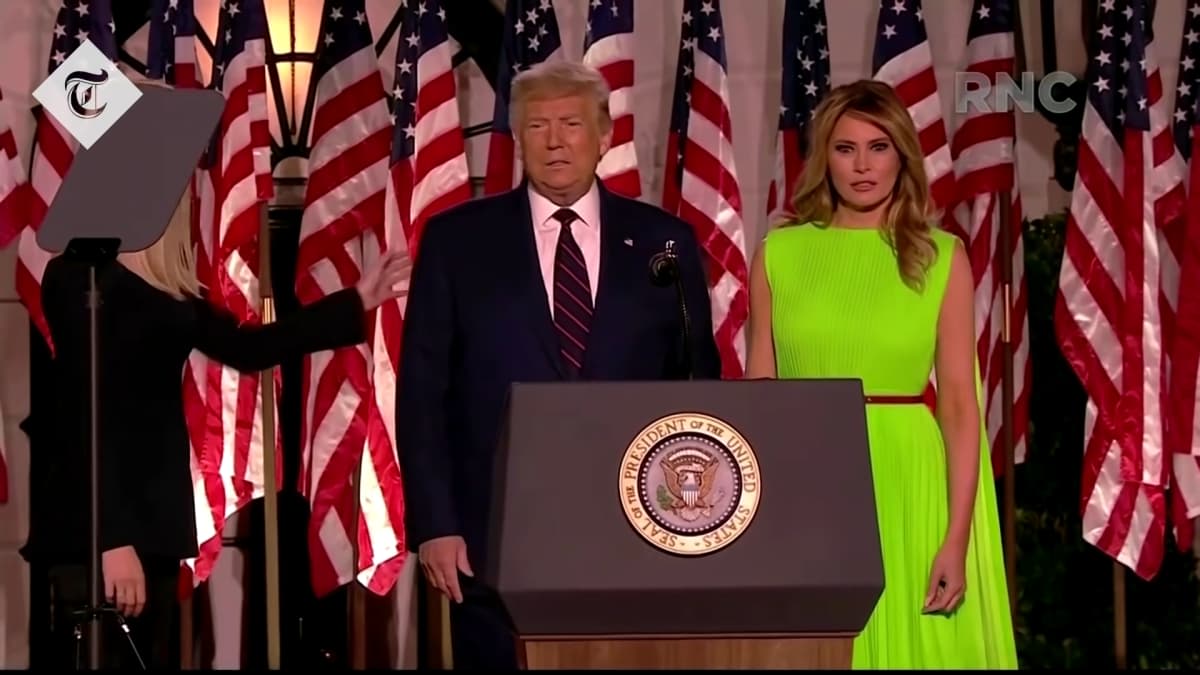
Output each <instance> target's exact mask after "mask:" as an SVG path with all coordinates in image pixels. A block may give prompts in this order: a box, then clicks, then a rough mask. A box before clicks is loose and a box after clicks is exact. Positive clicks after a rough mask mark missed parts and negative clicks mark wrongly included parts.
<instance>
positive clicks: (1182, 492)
mask: <svg viewBox="0 0 1200 675" xmlns="http://www.w3.org/2000/svg"><path fill="white" fill-rule="evenodd" d="M1183 16H1184V18H1183V21H1184V28H1183V34H1184V39H1183V40H1182V41H1181V43H1180V48H1179V52H1180V53H1179V64H1180V65H1179V70H1178V71H1177V72H1178V73H1179V76H1178V80H1179V81H1178V85H1177V86H1176V88H1175V114H1174V115H1173V123H1174V137H1175V147H1176V149H1177V150H1178V151H1179V153H1180V154H1181V156H1182V157H1183V158H1184V159H1185V160H1186V161H1187V162H1188V163H1189V165H1188V177H1187V195H1188V200H1189V202H1191V203H1190V206H1191V208H1189V209H1187V213H1186V215H1185V216H1184V218H1182V219H1181V220H1179V221H1178V222H1175V223H1172V224H1171V225H1172V226H1171V227H1169V228H1168V229H1167V232H1166V244H1167V245H1166V250H1165V251H1164V253H1163V275H1162V276H1163V280H1162V285H1163V295H1164V297H1165V298H1166V302H1165V303H1164V306H1163V337H1164V339H1165V340H1166V344H1167V349H1168V353H1169V357H1170V358H1169V364H1170V369H1169V375H1168V393H1167V396H1166V397H1165V398H1166V402H1165V403H1164V410H1165V414H1166V422H1165V429H1164V433H1165V434H1166V447H1167V450H1168V452H1169V453H1170V455H1171V460H1172V467H1171V468H1172V476H1171V488H1172V489H1171V520H1172V523H1173V524H1174V535H1175V544H1176V546H1177V547H1178V548H1180V549H1182V550H1186V549H1190V548H1191V546H1192V540H1193V537H1194V531H1193V524H1192V521H1193V519H1195V518H1197V517H1200V428H1198V426H1197V422H1200V399H1198V398H1197V396H1196V394H1197V391H1198V390H1200V386H1198V383H1197V380H1198V378H1200V249H1198V248H1197V247H1196V244H1195V242H1197V241H1200V209H1197V208H1196V206H1197V195H1198V194H1200V163H1198V162H1197V159H1196V158H1197V154H1198V153H1200V116H1198V115H1197V110H1196V106H1197V103H1198V102H1200V70H1197V69H1196V67H1195V65H1194V64H1195V62H1196V61H1197V60H1198V59H1200V37H1197V36H1200V0H1188V3H1187V11H1186V12H1185V13H1184V15H1183Z"/></svg>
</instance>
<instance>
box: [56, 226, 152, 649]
mask: <svg viewBox="0 0 1200 675" xmlns="http://www.w3.org/2000/svg"><path fill="white" fill-rule="evenodd" d="M119 244H120V240H118V239H108V238H97V239H74V240H72V241H71V243H70V245H69V247H68V250H67V254H68V255H70V256H71V257H73V258H76V259H78V260H81V261H83V262H86V263H87V265H88V291H87V300H86V303H87V308H88V389H89V391H88V399H89V401H88V404H89V413H88V425H89V430H88V431H89V436H90V442H91V446H90V452H89V455H90V457H89V459H90V464H91V466H90V476H89V478H90V483H91V494H90V500H91V514H90V515H91V522H90V532H89V534H90V535H91V536H90V542H89V556H88V566H87V569H88V580H87V588H88V602H87V605H85V606H84V608H83V609H82V610H79V611H76V612H73V613H72V614H73V615H74V617H75V619H76V622H75V666H76V668H78V667H79V666H80V663H79V661H80V658H79V657H80V654H79V642H80V641H81V640H82V639H83V628H82V626H83V624H84V623H87V626H88V630H87V633H88V640H87V645H88V654H87V656H88V658H87V660H88V669H89V670H99V669H100V661H101V659H100V655H101V648H100V647H101V642H102V630H103V618H104V617H105V616H106V615H107V616H111V617H114V618H115V620H116V622H117V625H118V626H119V627H120V629H121V631H122V632H123V633H124V634H125V639H126V640H127V641H128V642H129V647H130V649H132V650H133V655H134V656H135V657H136V658H137V661H138V663H139V664H140V665H141V667H142V669H143V670H144V669H145V668H146V664H145V662H144V661H143V660H142V655H141V654H140V653H138V649H137V645H136V644H134V642H133V636H132V635H131V634H130V632H129V625H128V624H126V623H125V618H124V617H123V616H121V613H120V612H118V611H117V610H116V608H115V607H112V606H111V605H106V604H105V603H104V580H103V576H102V572H101V570H102V569H103V568H102V563H101V554H100V330H99V326H100V305H101V302H102V300H101V297H100V286H99V284H97V283H96V269H97V268H98V267H100V266H101V265H103V264H104V263H107V262H111V261H113V260H115V259H116V257H117V251H118V249H119Z"/></svg>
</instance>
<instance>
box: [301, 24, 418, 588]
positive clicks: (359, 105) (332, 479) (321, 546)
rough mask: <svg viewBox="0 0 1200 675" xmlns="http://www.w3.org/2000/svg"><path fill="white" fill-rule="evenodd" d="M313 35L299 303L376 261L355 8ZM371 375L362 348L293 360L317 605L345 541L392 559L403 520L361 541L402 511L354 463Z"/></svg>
mask: <svg viewBox="0 0 1200 675" xmlns="http://www.w3.org/2000/svg"><path fill="white" fill-rule="evenodd" d="M319 34H320V35H321V36H322V37H323V39H322V40H321V42H320V44H319V47H318V53H317V60H316V64H315V67H314V72H313V78H314V82H315V83H316V87H315V97H314V100H313V126H312V139H311V147H312V151H311V153H310V156H309V180H308V186H307V189H306V192H305V197H304V215H303V217H302V220H301V226H300V244H299V249H298V253H297V263H296V297H297V298H298V299H299V301H300V303H301V304H302V305H308V304H311V303H313V302H316V301H317V300H320V299H321V298H324V297H327V296H329V295H331V294H332V293H335V292H337V291H340V290H342V289H345V288H351V287H353V286H354V284H355V283H357V282H358V280H359V278H360V277H361V276H362V272H363V269H364V266H365V265H368V264H370V262H371V261H372V260H373V259H374V258H376V257H377V252H378V243H377V241H378V235H377V233H378V232H379V231H380V230H381V229H382V228H383V223H384V200H385V194H386V191H387V183H388V154H389V148H390V141H391V136H392V129H393V125H392V121H391V119H390V117H389V113H388V106H387V99H386V96H385V94H384V86H383V78H382V76H381V75H380V72H379V62H378V59H377V57H376V56H375V48H374V42H373V39H372V35H371V29H370V25H369V24H368V21H367V16H366V8H365V7H364V5H363V2H362V0H347V1H346V2H342V3H338V4H337V5H328V6H327V7H326V11H325V14H324V16H323V17H322V23H321V30H320V32H319ZM403 37H404V36H403V35H401V39H403ZM372 370H373V368H372V357H371V350H370V348H369V346H368V345H367V344H365V343H364V344H359V345H355V346H353V347H343V348H339V349H335V350H327V351H321V352H316V353H314V354H311V355H309V356H307V357H305V359H304V364H303V376H302V378H303V379H302V381H301V397H302V409H301V422H300V436H301V452H302V456H303V466H304V470H303V472H302V476H301V481H302V482H301V492H302V493H303V494H304V495H305V496H306V497H307V498H308V500H309V504H310V510H311V516H310V519H309V525H308V550H309V560H310V570H311V583H312V587H313V591H314V592H315V593H316V594H317V595H318V596H323V595H326V594H328V593H329V592H331V591H333V590H334V589H336V588H338V587H340V586H342V585H344V584H346V583H348V582H349V581H350V580H351V579H353V578H354V576H355V573H356V572H357V571H358V570H356V569H355V551H356V548H355V546H356V544H357V547H358V548H357V551H358V557H359V569H363V568H364V567H365V566H372V565H374V566H378V565H380V564H381V563H386V562H387V561H389V560H392V559H399V561H400V562H402V561H403V556H404V549H403V521H400V522H398V523H395V524H392V523H390V522H388V523H387V524H386V525H387V526H386V529H387V533H386V534H387V538H388V539H390V546H389V545H388V544H387V543H383V545H382V546H375V545H373V544H375V543H376V542H379V540H380V537H378V536H374V537H373V536H372V535H374V534H376V532H375V530H377V529H378V528H375V529H374V530H373V529H372V528H371V527H370V526H368V525H365V524H366V523H370V522H371V519H372V518H374V517H377V515H378V513H379V511H380V509H381V508H382V509H383V511H384V513H385V514H386V504H388V503H389V502H390V501H398V502H399V503H400V504H403V499H402V495H399V494H395V495H392V494H383V493H382V491H381V489H380V481H379V480H378V476H377V474H376V472H375V471H374V470H373V469H374V463H368V462H363V458H364V448H366V447H367V445H368V443H369V441H368V423H369V419H370V417H371V412H370V411H371V409H372V408H374V407H375V397H374V388H373V383H372V381H371V372H372ZM389 446H390V444H389ZM391 464H392V467H393V469H394V468H395V462H394V461H393V462H391ZM386 465H387V462H385V463H384V471H386V470H387V469H386ZM360 467H361V469H360ZM395 478H396V479H397V480H398V478H399V474H398V472H396V475H395ZM356 488H357V494H356ZM360 510H361V513H360V514H358V516H357V518H358V520H357V522H356V520H355V518H356V513H357V512H358V511H360ZM393 525H395V527H393ZM364 544H365V545H364ZM398 544H399V546H398ZM388 577H389V578H386V579H382V578H381V579H380V580H379V581H378V582H377V586H376V588H375V589H376V590H382V591H385V592H386V590H389V589H390V588H391V585H392V582H393V581H394V579H395V572H391V573H389V574H388Z"/></svg>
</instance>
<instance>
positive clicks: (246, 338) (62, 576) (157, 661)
mask: <svg viewBox="0 0 1200 675" xmlns="http://www.w3.org/2000/svg"><path fill="white" fill-rule="evenodd" d="M190 201H191V196H190V194H189V193H187V192H185V194H184V195H183V198H182V199H181V200H180V202H179V207H178V208H177V209H176V212H175V214H174V215H173V217H172V220H171V222H170V224H169V225H168V227H167V229H166V232H165V233H164V235H163V237H162V238H160V239H159V241H158V242H156V243H155V244H154V245H153V246H151V247H150V248H148V249H146V250H144V251H139V252H136V253H125V254H121V255H119V256H118V258H117V259H116V260H115V261H112V262H110V263H108V264H105V265H103V266H102V267H101V268H100V269H98V270H97V275H96V276H97V283H98V285H99V287H100V289H101V293H102V298H103V305H102V307H101V308H100V312H99V322H98V337H99V353H100V358H99V364H98V365H99V371H100V380H99V420H98V426H99V434H100V474H101V475H100V495H99V500H100V514H99V525H100V550H101V552H102V553H101V558H102V560H101V563H102V565H101V567H102V583H103V586H104V597H105V598H106V600H107V601H108V602H109V603H111V606H112V607H113V608H114V609H115V610H117V611H118V612H120V613H121V614H122V615H124V616H126V617H127V621H128V622H129V624H130V627H131V637H132V639H133V640H134V642H135V644H136V645H137V648H138V651H139V652H140V655H141V657H142V659H144V660H145V663H146V665H147V666H149V667H151V668H175V667H178V661H177V659H178V655H177V654H174V653H172V652H173V651H174V650H173V649H172V642H173V638H174V637H177V636H178V630H179V629H178V626H177V624H176V623H175V618H176V612H177V603H176V600H175V595H176V585H177V581H178V573H179V565H180V561H181V560H183V559H186V558H190V557H194V556H195V555H196V554H197V545H196V525H195V512H194V506H193V497H192V479H191V475H190V471H189V461H190V453H189V446H188V427H187V422H185V416H184V406H183V398H182V396H183V385H182V378H181V375H182V372H183V365H184V362H185V361H186V359H187V358H188V354H189V353H190V352H191V351H192V350H193V349H198V350H200V351H202V352H204V353H206V354H208V355H209V356H211V357H213V358H215V359H216V360H218V361H220V362H221V363H224V364H226V365H228V366H232V367H234V368H237V369H239V370H243V371H248V372H252V371H258V370H262V369H265V368H267V367H270V366H273V365H276V364H278V363H280V362H281V361H283V360H285V359H291V358H295V357H298V356H301V355H302V354H305V353H310V352H314V351H319V350H324V349H332V348H336V347H342V346H348V345H353V344H356V343H359V342H362V341H363V340H364V339H365V319H366V312H369V311H370V310H372V309H374V308H375V307H377V306H379V305H380V304H381V303H382V302H384V301H385V300H387V299H389V298H392V297H396V296H397V295H398V294H399V293H398V292H397V291H396V290H394V289H395V288H397V287H398V285H399V284H400V282H401V281H403V279H404V278H405V276H406V274H407V271H408V267H409V262H408V259H407V257H406V256H403V255H400V254H397V253H390V254H388V255H385V256H384V257H383V258H382V259H381V261H380V263H379V265H378V266H376V267H374V268H372V269H368V270H366V272H365V273H364V274H363V276H362V278H361V280H359V281H358V283H357V284H355V286H354V287H352V288H348V289H345V290H343V291H340V292H337V293H334V294H332V295H330V296H328V297H327V298H325V299H324V300H321V301H319V302H316V303H313V304H311V305H309V306H307V307H305V308H304V309H302V310H300V311H297V312H295V313H293V314H291V315H289V316H285V317H283V318H281V319H280V320H279V321H278V322H277V323H273V324H269V325H267V326H263V327H252V326H239V325H238V322H237V321H236V320H235V319H234V318H233V317H231V316H228V315H225V314H222V313H220V312H218V311H217V310H216V309H215V308H214V307H213V306H212V305H211V304H210V303H209V302H207V301H206V300H204V299H202V298H201V287H200V283H199V282H198V281H197V278H196V271H195V269H194V267H193V256H192V248H191V243H190V240H189V226H188V224H189V208H188V206H189V203H190ZM88 275H89V268H88V265H87V263H86V262H83V261H81V260H79V258H78V256H77V255H75V253H74V252H73V251H70V250H68V251H67V252H65V253H64V254H63V255H60V256H58V257H56V258H54V259H53V260H51V261H50V263H49V264H48V265H47V266H46V271H45V275H44V277H43V280H42V302H43V305H44V307H45V312H46V317H47V320H48V323H49V325H50V332H51V337H52V339H53V341H54V347H55V355H54V360H53V364H52V377H53V381H52V385H51V386H52V388H53V397H54V403H53V407H54V408H55V410H54V411H52V412H50V413H49V414H48V415H47V417H48V419H51V420H53V425H54V426H53V427H52V428H49V427H48V429H47V430H48V433H49V434H50V438H49V439H48V440H49V442H46V443H43V444H42V450H43V451H45V452H47V453H48V454H47V455H43V459H42V460H41V461H42V462H43V464H44V466H45V470H44V471H42V472H39V473H40V475H39V476H37V477H38V478H40V480H38V484H37V485H36V486H35V487H34V489H33V500H34V505H33V508H32V514H33V517H32V518H31V521H32V522H31V524H30V536H29V541H28V543H27V545H26V547H25V548H24V549H23V551H22V552H23V554H24V555H25V557H26V559H28V560H30V561H36V562H38V563H40V564H41V565H43V566H45V567H46V568H47V569H48V574H49V576H50V579H49V582H50V585H51V593H52V595H53V598H54V608H53V612H52V621H53V624H54V625H53V626H51V635H52V640H53V641H54V642H53V645H52V648H51V649H50V650H49V653H50V654H52V655H54V657H55V658H61V659H63V661H62V663H63V665H64V666H67V667H71V666H73V661H74V658H75V655H76V650H75V644H74V640H73V637H72V630H73V628H74V622H75V620H74V618H73V617H72V616H71V613H72V612H74V611H77V610H79V609H82V608H83V607H84V606H85V605H86V603H87V600H88V596H87V565H88V562H87V561H88V559H89V551H90V532H91V530H90V512H91V507H90V501H89V493H90V487H89V485H90V483H89V480H90V478H89V476H90V438H91V437H90V434H89V429H90V426H89V414H90V413H89V402H90V397H89V387H88V382H89V379H88V375H89V346H90V342H89V332H88V331H89V322H88V310H87V307H86V305H85V300H86V293H87V289H88ZM200 423H203V420H202V419H201V420H200ZM230 433H231V436H238V437H237V438H227V439H226V443H227V446H234V445H237V444H239V443H240V442H243V441H248V440H249V439H247V438H242V437H240V435H241V434H240V432H237V433H233V432H230ZM105 625H107V626H108V627H109V631H108V632H107V633H106V634H105V638H104V641H103V644H102V647H103V652H104V655H105V664H106V665H108V666H132V667H134V668H137V667H138V662H137V661H136V660H135V659H134V657H133V652H132V650H131V649H129V646H128V644H127V643H126V641H125V640H126V639H125V637H124V636H123V635H121V633H119V632H117V631H116V630H115V628H116V624H115V623H114V622H112V621H110V620H108V619H105ZM80 653H81V654H83V653H86V651H84V652H80Z"/></svg>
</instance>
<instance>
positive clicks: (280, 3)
mask: <svg viewBox="0 0 1200 675" xmlns="http://www.w3.org/2000/svg"><path fill="white" fill-rule="evenodd" d="M263 4H264V7H265V9H266V12H267V28H268V34H269V36H270V40H269V44H268V46H267V83H268V90H269V96H268V105H269V106H270V111H269V119H270V127H271V160H272V161H271V163H272V166H273V167H274V174H275V185H276V199H275V205H276V206H300V205H302V204H303V203H304V183H305V176H306V175H307V173H308V172H307V167H306V164H307V160H308V151H309V147H308V135H309V127H310V122H311V119H312V102H313V91H312V89H311V87H310V82H311V79H312V72H313V66H314V64H315V62H316V58H317V55H316V49H317V33H318V32H319V30H320V28H321V13H322V11H323V9H324V0H263Z"/></svg>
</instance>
